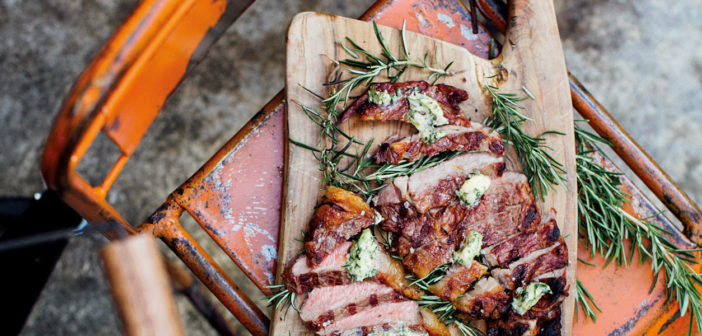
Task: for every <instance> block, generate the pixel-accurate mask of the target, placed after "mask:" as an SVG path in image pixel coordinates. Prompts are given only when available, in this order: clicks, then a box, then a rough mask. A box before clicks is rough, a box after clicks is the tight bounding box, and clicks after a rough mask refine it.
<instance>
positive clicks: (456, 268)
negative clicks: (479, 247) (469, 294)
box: [429, 261, 487, 301]
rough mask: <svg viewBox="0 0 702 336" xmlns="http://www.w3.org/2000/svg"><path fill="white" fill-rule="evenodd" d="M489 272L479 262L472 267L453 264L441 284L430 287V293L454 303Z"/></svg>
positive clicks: (474, 262)
mask: <svg viewBox="0 0 702 336" xmlns="http://www.w3.org/2000/svg"><path fill="white" fill-rule="evenodd" d="M485 272H487V267H486V266H485V265H482V264H480V263H479V262H477V261H473V262H472V263H471V264H470V265H467V266H466V265H461V264H453V265H451V267H450V268H449V270H448V271H447V272H446V275H444V277H443V278H441V280H439V282H437V283H435V284H433V285H431V286H429V291H430V292H431V293H432V294H434V295H436V296H438V297H440V298H441V299H443V300H448V301H454V300H456V298H458V297H459V296H460V295H461V294H463V293H465V292H466V291H467V290H468V288H470V286H471V285H472V284H473V282H475V281H476V280H477V279H479V278H480V277H481V276H483V274H485Z"/></svg>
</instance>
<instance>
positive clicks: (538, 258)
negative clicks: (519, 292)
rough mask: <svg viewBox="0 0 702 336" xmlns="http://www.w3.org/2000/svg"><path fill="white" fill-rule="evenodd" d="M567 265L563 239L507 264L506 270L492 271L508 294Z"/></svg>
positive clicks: (566, 253) (566, 252)
mask: <svg viewBox="0 0 702 336" xmlns="http://www.w3.org/2000/svg"><path fill="white" fill-rule="evenodd" d="M566 265H568V249H567V248H566V245H565V242H564V241H563V238H562V237H560V238H559V240H558V242H556V243H555V244H553V245H551V246H549V247H547V248H545V249H541V250H538V251H534V252H532V253H530V254H528V255H526V256H525V257H523V258H521V259H519V260H517V261H515V262H513V263H511V264H509V267H507V268H497V269H494V270H492V272H491V273H492V276H494V277H495V278H496V279H497V280H498V281H499V282H500V284H501V285H502V287H504V288H505V290H507V291H508V292H512V291H514V290H515V289H516V288H519V287H523V286H526V285H527V284H529V282H531V281H532V279H534V278H536V277H538V276H540V275H542V274H544V273H548V272H551V271H555V270H557V269H560V268H563V267H565V266H566Z"/></svg>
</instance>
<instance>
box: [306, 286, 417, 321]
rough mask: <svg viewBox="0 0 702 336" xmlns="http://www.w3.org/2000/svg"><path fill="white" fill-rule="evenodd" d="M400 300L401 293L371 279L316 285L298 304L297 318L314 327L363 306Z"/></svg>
mask: <svg viewBox="0 0 702 336" xmlns="http://www.w3.org/2000/svg"><path fill="white" fill-rule="evenodd" d="M402 301H406V299H405V298H404V297H403V296H402V295H400V294H399V293H397V292H395V291H394V290H393V289H392V288H390V287H388V286H386V285H384V284H380V283H378V282H374V281H363V282H357V283H353V284H348V285H343V286H332V287H322V288H315V289H314V290H312V291H311V292H310V293H309V295H308V296H307V300H305V302H304V304H303V305H302V307H301V308H300V309H301V310H302V313H300V318H301V319H302V321H304V322H305V325H306V326H307V327H308V328H310V329H312V330H315V331H316V330H320V329H322V328H323V327H325V326H328V325H330V324H332V323H334V321H338V320H342V319H344V318H346V317H349V316H351V315H354V314H356V313H358V312H360V311H362V310H364V309H367V308H371V307H375V306H378V305H380V304H383V303H393V302H402Z"/></svg>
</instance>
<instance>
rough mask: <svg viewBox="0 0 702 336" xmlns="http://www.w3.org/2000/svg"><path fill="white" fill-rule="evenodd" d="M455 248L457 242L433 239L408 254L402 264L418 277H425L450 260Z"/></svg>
mask: <svg viewBox="0 0 702 336" xmlns="http://www.w3.org/2000/svg"><path fill="white" fill-rule="evenodd" d="M454 249H455V244H451V245H446V244H444V243H442V242H440V241H433V242H431V243H429V244H426V245H424V246H422V247H420V248H417V249H415V250H413V251H412V252H411V253H409V254H408V255H406V256H405V257H404V258H403V259H402V264H403V265H405V267H406V268H407V269H408V270H409V271H410V272H412V273H413V274H414V275H416V276H417V277H418V278H423V277H425V276H427V275H428V274H429V272H431V271H432V270H433V269H435V268H436V267H437V266H440V265H443V264H446V263H448V262H450V261H451V255H452V254H453V251H454Z"/></svg>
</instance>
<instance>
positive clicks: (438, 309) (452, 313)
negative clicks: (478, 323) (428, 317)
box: [417, 295, 485, 336]
mask: <svg viewBox="0 0 702 336" xmlns="http://www.w3.org/2000/svg"><path fill="white" fill-rule="evenodd" d="M417 304H419V305H420V306H422V307H427V308H429V309H430V310H431V311H432V312H433V313H434V314H435V315H436V316H438V317H439V320H440V321H441V322H443V323H444V324H446V325H447V326H450V325H451V324H453V325H455V326H456V328H457V329H458V331H459V332H460V334H461V336H484V335H485V333H483V332H482V331H481V330H480V329H478V328H476V327H473V326H472V325H470V324H467V323H465V321H464V320H463V318H461V317H460V316H459V315H460V314H461V312H460V311H458V310H456V308H455V307H454V306H453V303H451V301H446V300H443V299H441V298H440V297H438V296H436V295H427V296H422V297H421V298H420V299H419V300H417Z"/></svg>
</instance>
